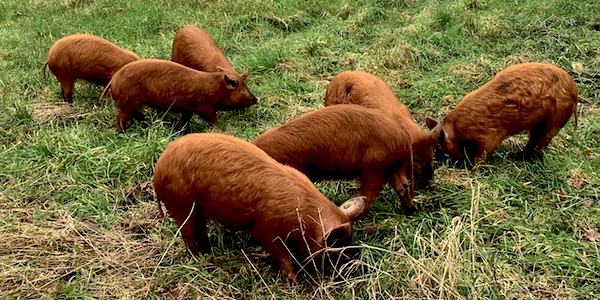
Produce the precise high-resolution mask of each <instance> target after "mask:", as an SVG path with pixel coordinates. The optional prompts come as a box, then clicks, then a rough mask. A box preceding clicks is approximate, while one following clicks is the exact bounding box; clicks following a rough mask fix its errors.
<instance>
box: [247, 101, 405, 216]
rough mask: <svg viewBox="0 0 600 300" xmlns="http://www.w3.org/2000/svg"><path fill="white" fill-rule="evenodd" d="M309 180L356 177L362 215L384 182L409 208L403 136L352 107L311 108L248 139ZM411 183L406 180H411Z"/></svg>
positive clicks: (393, 125) (376, 114)
mask: <svg viewBox="0 0 600 300" xmlns="http://www.w3.org/2000/svg"><path fill="white" fill-rule="evenodd" d="M252 143H253V144H255V145H256V146H258V147H259V148H261V149H263V150H264V151H265V152H267V154H269V155H270V156H271V157H273V158H275V160H277V161H279V162H280V163H283V164H286V165H289V166H292V167H294V168H296V169H298V170H299V171H301V172H303V173H304V174H306V175H307V176H308V177H309V178H311V179H312V180H320V179H353V178H355V177H360V193H361V195H363V196H365V197H366V202H367V203H366V206H365V211H364V213H363V214H362V215H361V216H360V217H361V218H362V217H364V215H365V214H366V212H367V211H368V210H369V209H371V207H372V206H373V203H374V202H375V200H376V199H377V196H379V191H380V189H381V188H382V187H383V186H384V185H385V184H386V183H387V182H389V181H391V185H392V188H393V189H394V190H395V191H396V193H397V194H398V197H399V198H400V200H401V203H402V206H403V208H404V210H405V212H406V213H411V212H412V211H413V210H414V206H413V202H412V194H413V188H412V187H409V185H408V179H407V176H406V173H407V169H409V168H410V166H411V165H412V150H411V144H410V137H409V135H408V133H407V132H406V131H405V130H404V129H402V128H401V127H400V126H398V123H397V122H396V121H395V120H394V119H393V118H392V117H391V116H389V115H388V114H386V113H383V112H380V111H378V110H374V109H369V108H365V107H362V106H358V105H350V104H340V105H333V106H328V107H323V108H320V109H317V110H315V111H313V112H310V113H308V114H305V115H303V116H301V117H299V118H297V119H295V120H292V121H289V122H287V123H285V124H284V125H282V126H279V127H276V128H272V129H270V130H268V131H267V132H265V133H263V134H262V135H260V136H259V137H258V138H256V139H254V140H253V141H252ZM411 182H412V178H411Z"/></svg>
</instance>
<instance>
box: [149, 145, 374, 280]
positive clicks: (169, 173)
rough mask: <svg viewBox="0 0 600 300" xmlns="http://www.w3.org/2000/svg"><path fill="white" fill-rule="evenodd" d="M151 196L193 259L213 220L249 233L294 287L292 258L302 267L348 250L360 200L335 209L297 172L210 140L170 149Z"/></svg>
mask: <svg viewBox="0 0 600 300" xmlns="http://www.w3.org/2000/svg"><path fill="white" fill-rule="evenodd" d="M154 189H155V191H156V195H157V199H159V200H158V201H162V202H163V203H164V205H165V207H166V208H167V210H168V212H169V214H170V215H171V217H173V219H175V222H176V223H177V224H178V225H179V226H182V228H181V233H182V236H183V239H184V241H185V243H186V245H187V246H188V247H189V249H190V250H191V251H192V252H197V251H202V252H207V251H210V244H209V241H208V236H207V232H206V222H207V220H214V221H216V222H219V223H221V224H223V225H225V226H227V227H229V228H233V229H235V230H244V231H247V232H249V233H250V234H251V235H252V236H253V237H254V238H256V239H257V240H258V241H259V242H260V244H261V245H262V247H263V248H264V249H265V250H266V251H267V252H269V254H270V255H271V257H272V258H273V259H275V260H277V261H279V265H280V267H281V272H282V275H283V276H284V277H285V278H286V279H288V280H291V281H294V282H297V279H296V272H295V270H294V266H293V261H292V256H291V255H292V254H293V255H294V256H297V258H299V259H305V258H308V257H310V256H313V255H315V254H316V255H317V256H318V255H320V254H319V252H321V250H323V248H324V247H325V246H332V245H335V246H336V247H337V246H346V245H349V244H351V237H352V220H353V219H354V218H355V217H356V215H358V214H359V213H360V212H361V211H362V210H363V209H364V198H362V197H359V198H353V199H351V200H348V201H346V202H345V203H344V204H342V205H341V206H340V207H336V206H335V204H333V203H332V202H331V201H329V200H328V199H327V198H326V197H325V196H323V194H321V193H320V192H319V191H318V190H317V189H316V188H315V187H314V185H313V184H312V183H311V182H310V181H309V179H308V178H307V177H306V176H304V175H303V174H301V173H300V172H298V171H297V170H295V169H293V168H291V167H288V166H284V165H282V164H280V163H278V162H277V161H275V160H274V159H272V158H271V157H269V156H268V155H267V154H266V153H265V152H264V151H262V150H260V149H259V148H257V147H256V146H254V145H252V144H251V143H249V142H246V141H243V140H240V139H237V138H235V137H231V136H227V135H222V134H216V133H196V134H188V135H186V136H183V137H181V138H179V139H177V140H175V141H174V142H172V143H171V144H170V145H169V146H168V147H167V148H166V149H165V151H164V152H163V153H162V155H161V156H160V158H159V159H158V161H157V163H156V168H155V173H154ZM159 208H160V202H159ZM186 219H187V222H186ZM290 252H291V253H290ZM321 254H322V253H321Z"/></svg>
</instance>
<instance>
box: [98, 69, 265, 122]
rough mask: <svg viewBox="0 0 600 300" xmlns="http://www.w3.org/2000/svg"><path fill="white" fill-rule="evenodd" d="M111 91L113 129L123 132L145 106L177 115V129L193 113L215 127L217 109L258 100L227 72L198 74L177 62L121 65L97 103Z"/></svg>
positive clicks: (253, 102)
mask: <svg viewBox="0 0 600 300" xmlns="http://www.w3.org/2000/svg"><path fill="white" fill-rule="evenodd" d="M109 90H110V91H111V94H112V98H113V99H114V100H115V103H116V105H117V108H118V109H119V111H118V112H117V130H118V131H119V132H123V130H124V129H125V125H126V122H127V120H129V119H130V118H131V116H132V115H134V116H136V117H137V116H140V115H141V113H140V112H139V111H138V109H139V108H140V107H141V106H142V105H149V106H152V107H155V108H159V109H165V110H166V109H168V110H170V111H174V112H181V120H180V122H179V126H180V127H183V126H185V125H186V124H187V123H188V122H189V120H190V119H191V117H192V115H193V114H194V113H197V114H199V115H200V116H201V117H202V118H204V119H205V120H206V121H208V122H211V123H213V124H216V123H217V122H218V121H219V119H218V117H217V115H216V111H217V110H232V109H237V108H244V107H248V106H250V105H252V104H255V103H256V102H257V101H258V100H257V99H256V98H255V97H254V95H252V93H250V90H248V87H247V86H246V83H245V82H244V80H243V79H242V78H241V77H240V76H239V75H237V74H235V73H231V72H212V73H208V72H201V71H197V70H194V69H191V68H188V67H186V66H183V65H180V64H178V63H175V62H172V61H167V60H158V59H143V60H139V61H136V62H133V63H130V64H128V65H126V66H124V67H123V68H122V69H121V70H119V71H118V72H117V73H115V75H114V76H113V79H112V80H111V81H110V82H109V83H108V85H107V86H106V88H105V89H104V91H103V92H102V95H101V96H100V100H102V98H103V97H104V96H105V95H106V94H107V93H108V91H109Z"/></svg>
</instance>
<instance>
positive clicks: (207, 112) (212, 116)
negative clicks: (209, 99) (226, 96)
mask: <svg viewBox="0 0 600 300" xmlns="http://www.w3.org/2000/svg"><path fill="white" fill-rule="evenodd" d="M196 113H198V114H199V115H200V117H202V119H204V120H206V121H207V122H209V123H212V124H214V125H217V123H219V117H217V112H216V111H215V109H214V108H212V107H203V108H202V109H201V110H200V111H197V112H196Z"/></svg>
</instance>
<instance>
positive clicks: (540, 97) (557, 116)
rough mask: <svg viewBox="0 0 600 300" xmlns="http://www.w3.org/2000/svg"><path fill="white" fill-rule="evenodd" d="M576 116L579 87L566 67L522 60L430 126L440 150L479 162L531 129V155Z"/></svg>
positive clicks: (528, 149) (526, 152)
mask: <svg viewBox="0 0 600 300" xmlns="http://www.w3.org/2000/svg"><path fill="white" fill-rule="evenodd" d="M572 114H575V129H576V128H577V87H576V85H575V82H574V81H573V79H572V78H571V76H569V74H568V73H567V72H565V71H564V70H562V69H560V68H558V67H556V66H553V65H550V64H545V63H523V64H518V65H514V66H511V67H509V68H507V69H505V70H503V71H501V72H500V73H498V74H496V76H494V78H492V80H491V81H489V82H488V83H486V84H485V85H484V86H482V87H480V88H479V89H477V90H475V91H473V92H471V93H470V94H468V95H466V96H465V97H464V98H463V99H462V100H461V101H460V103H458V105H457V106H456V108H454V109H453V110H452V111H450V113H448V115H447V116H446V117H445V118H444V119H443V120H442V122H440V123H438V122H437V121H436V120H434V119H431V118H428V119H427V126H428V127H429V128H430V129H432V132H434V133H435V134H436V135H437V136H438V137H439V142H440V149H439V150H440V151H441V152H442V153H446V154H449V155H451V156H454V157H456V158H465V155H464V154H465V153H466V158H468V159H469V160H470V161H471V162H474V163H480V162H482V161H484V160H485V159H486V158H487V157H490V156H491V155H492V153H493V152H494V150H495V149H496V147H497V146H498V144H499V143H500V142H501V141H502V140H503V139H505V138H506V137H509V136H511V135H515V134H517V133H519V132H521V131H523V130H529V142H528V143H527V146H526V147H525V150H524V151H523V156H524V158H527V159H529V158H532V157H533V156H534V155H538V154H539V153H540V151H542V150H543V149H544V148H546V147H547V146H548V144H549V143H550V140H552V138H553V137H554V136H555V135H556V134H557V133H558V131H559V130H560V129H561V128H562V127H563V126H564V125H565V124H566V123H567V121H568V120H569V118H570V117H571V115H572Z"/></svg>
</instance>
